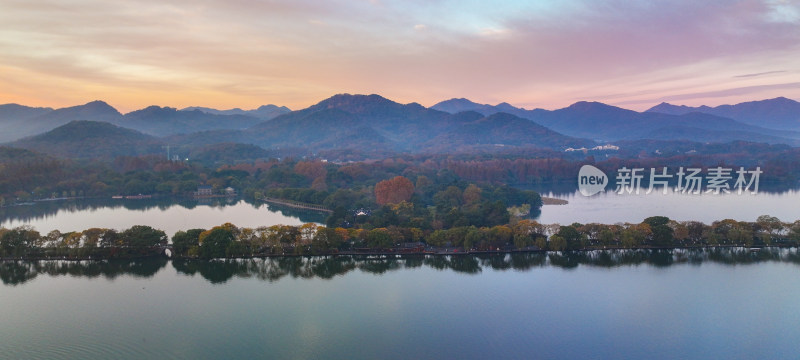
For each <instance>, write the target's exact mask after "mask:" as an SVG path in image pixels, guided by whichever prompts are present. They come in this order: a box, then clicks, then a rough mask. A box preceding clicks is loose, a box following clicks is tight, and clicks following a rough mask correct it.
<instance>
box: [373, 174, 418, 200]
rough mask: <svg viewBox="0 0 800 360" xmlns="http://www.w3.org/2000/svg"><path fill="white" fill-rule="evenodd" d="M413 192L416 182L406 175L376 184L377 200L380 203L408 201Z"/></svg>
mask: <svg viewBox="0 0 800 360" xmlns="http://www.w3.org/2000/svg"><path fill="white" fill-rule="evenodd" d="M413 194H414V184H413V183H411V180H408V179H407V178H406V177H404V176H395V177H394V178H392V179H389V180H384V181H381V182H379V183H378V184H376V185H375V201H376V202H377V203H378V205H386V204H397V203H400V202H403V201H408V200H409V199H411V195H413Z"/></svg>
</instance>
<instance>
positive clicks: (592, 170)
mask: <svg viewBox="0 0 800 360" xmlns="http://www.w3.org/2000/svg"><path fill="white" fill-rule="evenodd" d="M606 185H608V176H606V174H605V173H603V171H602V170H600V169H598V168H596V167H594V166H592V165H583V166H581V170H580V171H579V172H578V190H580V192H581V194H582V195H583V196H592V195H594V194H597V193H599V192H601V191H603V190H604V189H605V188H606Z"/></svg>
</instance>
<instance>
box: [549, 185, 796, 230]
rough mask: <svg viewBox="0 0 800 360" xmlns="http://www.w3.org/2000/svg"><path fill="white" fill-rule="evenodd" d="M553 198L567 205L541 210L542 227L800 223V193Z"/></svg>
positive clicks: (558, 195)
mask: <svg viewBox="0 0 800 360" xmlns="http://www.w3.org/2000/svg"><path fill="white" fill-rule="evenodd" d="M542 195H543V196H550V197H555V198H559V199H564V200H567V201H569V203H568V204H567V205H546V206H544V207H542V212H541V214H540V215H539V216H538V217H537V220H538V221H539V222H541V223H544V224H554V223H558V224H571V223H574V222H579V223H582V224H586V223H593V222H597V223H603V224H614V223H617V222H631V223H639V222H641V221H642V220H644V219H645V218H647V217H649V216H667V217H669V218H670V219H674V220H678V221H689V220H695V221H702V222H705V223H706V224H710V223H712V222H714V221H716V220H724V219H734V220H737V221H755V220H756V218H758V217H759V216H760V215H772V216H776V217H778V218H779V219H781V220H782V221H787V222H794V221H795V220H800V190H797V189H791V190H785V191H782V192H760V193H758V194H755V195H751V194H742V195H738V194H735V193H733V194H719V195H714V194H699V195H693V194H681V193H672V192H670V193H668V194H666V195H665V194H662V193H661V192H652V193H650V194H645V193H644V191H643V192H642V193H640V194H638V195H637V194H623V195H620V194H617V193H615V192H613V191H606V192H603V193H600V194H597V195H595V196H591V197H586V196H583V195H581V193H580V192H578V191H577V190H575V191H570V192H566V193H565V192H558V193H554V192H549V191H543V192H542Z"/></svg>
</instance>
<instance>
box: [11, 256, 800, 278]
mask: <svg viewBox="0 0 800 360" xmlns="http://www.w3.org/2000/svg"><path fill="white" fill-rule="evenodd" d="M770 261H771V262H787V263H793V264H798V265H800V249H798V248H764V249H760V250H758V251H751V250H750V249H748V248H713V249H674V250H596V251H582V252H549V253H537V252H530V253H511V254H477V255H448V256H440V255H407V256H400V255H369V256H355V255H354V256H349V255H348V256H344V255H340V256H314V257H299V256H298V257H274V258H266V259H215V260H210V261H208V260H193V259H175V260H172V267H173V268H174V269H175V271H177V272H178V273H179V274H183V275H188V276H195V275H198V274H199V276H200V277H202V278H203V279H205V280H207V281H209V282H210V283H212V284H221V283H225V282H227V281H228V280H230V279H232V278H234V277H238V278H256V279H259V280H262V281H269V282H275V281H279V280H281V279H283V278H287V277H288V278H294V279H297V278H299V279H317V278H318V279H326V280H327V279H332V278H334V277H336V276H340V275H345V274H347V273H349V272H352V271H354V270H359V271H362V272H365V273H370V274H376V275H380V274H385V273H387V272H392V271H398V270H403V269H417V268H422V267H429V268H432V269H435V270H439V271H454V272H457V273H462V274H479V273H481V272H482V271H484V270H493V271H509V270H512V271H535V268H542V267H549V266H552V267H559V268H563V269H574V268H577V267H579V266H592V267H604V268H613V267H620V266H639V265H650V266H655V267H668V266H673V265H678V264H689V265H698V264H701V263H704V262H710V263H716V264H723V265H745V264H757V263H761V262H770ZM167 262H169V260H167V259H166V258H161V257H158V258H146V259H135V260H108V261H3V262H0V280H2V281H3V284H4V285H10V286H14V285H19V284H23V283H25V282H27V281H30V280H32V279H34V278H36V277H37V276H39V275H40V274H41V275H46V276H73V277H88V278H96V277H104V278H107V279H114V278H116V277H118V276H134V277H143V278H148V277H152V276H153V275H155V274H156V273H157V272H158V271H160V270H161V269H162V268H164V267H165V266H166V265H167Z"/></svg>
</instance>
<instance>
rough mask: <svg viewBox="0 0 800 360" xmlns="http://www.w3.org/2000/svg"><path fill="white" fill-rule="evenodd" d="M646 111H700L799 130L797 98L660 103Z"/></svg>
mask: <svg viewBox="0 0 800 360" xmlns="http://www.w3.org/2000/svg"><path fill="white" fill-rule="evenodd" d="M646 112H654V113H662V114H671V115H684V114H689V113H693V112H699V113H705V114H711V115H716V116H721V117H726V118H730V119H734V120H737V121H740V122H743V123H745V124H750V125H756V126H763V127H768V128H773V129H781V130H793V131H800V102H797V101H794V100H791V99H787V98H785V97H778V98H774V99H768V100H761V101H749V102H743V103H739V104H735V105H720V106H717V107H708V106H698V107H691V106H685V105H672V104H669V103H661V104H658V105H656V106H653V107H652V108H650V109H648V110H647V111H646Z"/></svg>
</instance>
